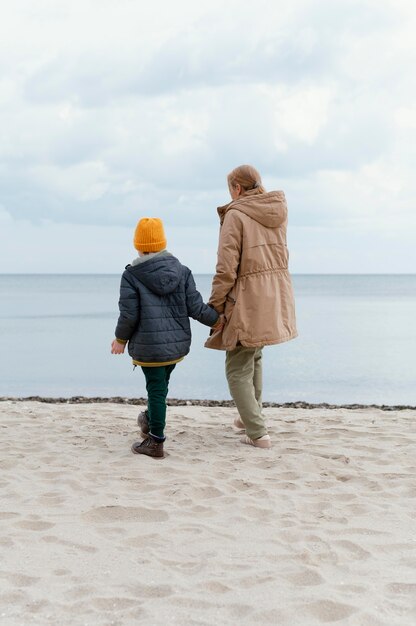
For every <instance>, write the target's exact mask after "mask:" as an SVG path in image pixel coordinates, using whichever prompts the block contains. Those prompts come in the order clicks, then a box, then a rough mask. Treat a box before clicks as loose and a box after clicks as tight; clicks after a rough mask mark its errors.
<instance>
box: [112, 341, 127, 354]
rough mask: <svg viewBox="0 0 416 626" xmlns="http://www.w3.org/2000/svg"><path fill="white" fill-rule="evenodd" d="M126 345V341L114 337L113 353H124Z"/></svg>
mask: <svg viewBox="0 0 416 626" xmlns="http://www.w3.org/2000/svg"><path fill="white" fill-rule="evenodd" d="M125 347H126V344H125V343H120V342H119V341H117V339H114V341H113V343H112V344H111V354H123V352H124V349H125Z"/></svg>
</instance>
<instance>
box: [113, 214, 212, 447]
mask: <svg viewBox="0 0 416 626" xmlns="http://www.w3.org/2000/svg"><path fill="white" fill-rule="evenodd" d="M134 247H135V248H136V250H137V251H138V252H139V257H138V258H136V259H135V260H134V261H133V262H132V264H131V265H127V266H126V269H125V271H124V273H123V275H122V277H121V284H120V300H119V309H120V316H119V318H118V323H117V327H116V332H115V335H116V339H114V341H113V343H112V344H111V353H112V354H122V353H123V352H124V349H125V345H126V343H127V342H128V351H129V354H130V356H131V357H132V359H133V364H134V365H135V366H136V365H140V366H141V368H142V370H143V373H144V375H145V378H146V389H147V398H148V408H147V410H146V411H144V412H142V413H140V415H139V418H138V424H139V426H140V427H141V430H142V435H143V437H144V440H143V441H142V442H140V441H136V442H134V443H133V445H132V452H134V453H135V454H146V455H148V456H151V457H154V458H161V457H163V442H164V441H165V435H164V428H165V421H166V396H167V393H168V385H169V378H170V375H171V373H172V371H173V370H174V369H175V366H176V364H177V363H179V361H182V359H183V358H184V357H185V355H186V354H188V352H189V349H190V346H191V327H190V323H189V317H193V318H194V319H196V320H198V322H201V323H202V324H205V325H206V326H211V327H214V326H218V324H219V320H218V313H216V312H215V311H214V309H213V308H211V307H210V306H208V305H207V304H204V302H203V300H202V297H201V294H200V293H199V292H198V291H197V289H196V287H195V281H194V279H193V276H192V273H191V270H189V269H188V268H187V267H185V266H184V265H182V264H181V263H180V262H179V261H178V259H177V258H176V257H174V256H173V255H172V254H170V253H169V252H168V251H167V250H166V237H165V233H164V229H163V224H162V221H161V220H160V219H159V218H156V217H145V218H143V219H141V220H140V221H139V223H138V224H137V227H136V231H135V233H134Z"/></svg>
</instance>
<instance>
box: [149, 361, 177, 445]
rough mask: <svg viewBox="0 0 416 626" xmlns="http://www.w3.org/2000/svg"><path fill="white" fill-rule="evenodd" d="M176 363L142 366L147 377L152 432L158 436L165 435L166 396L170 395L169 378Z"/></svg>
mask: <svg viewBox="0 0 416 626" xmlns="http://www.w3.org/2000/svg"><path fill="white" fill-rule="evenodd" d="M174 369H175V364H173V365H161V366H160V367H142V370H143V373H144V375H145V378H146V389H147V411H148V414H149V426H150V432H151V434H152V435H156V437H164V434H163V431H164V429H165V424H166V396H167V395H168V387H169V378H170V375H171V373H172V372H173V370H174Z"/></svg>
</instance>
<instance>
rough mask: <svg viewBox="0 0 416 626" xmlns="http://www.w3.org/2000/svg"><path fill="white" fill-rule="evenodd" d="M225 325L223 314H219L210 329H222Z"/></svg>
mask: <svg viewBox="0 0 416 626" xmlns="http://www.w3.org/2000/svg"><path fill="white" fill-rule="evenodd" d="M224 326H225V317H224V315H222V314H221V315H220V316H219V318H218V320H217V321H216V322H215V324H214V326H212V330H222V329H223V328H224Z"/></svg>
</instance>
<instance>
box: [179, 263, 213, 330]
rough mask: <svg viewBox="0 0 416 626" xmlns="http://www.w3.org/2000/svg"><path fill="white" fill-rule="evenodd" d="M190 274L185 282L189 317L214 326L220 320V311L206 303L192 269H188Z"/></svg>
mask: <svg viewBox="0 0 416 626" xmlns="http://www.w3.org/2000/svg"><path fill="white" fill-rule="evenodd" d="M188 272H189V273H188V276H187V277H186V282H185V295H186V308H187V311H188V315H189V317H192V318H193V319H194V320H197V321H198V322H201V324H204V325H205V326H214V324H215V323H216V322H217V320H218V317H219V316H218V313H217V312H216V311H214V309H213V308H212V307H211V306H209V305H208V304H205V302H204V301H203V299H202V296H201V294H200V293H199V291H198V290H197V288H196V285H195V281H194V277H193V276H192V272H191V270H188Z"/></svg>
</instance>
